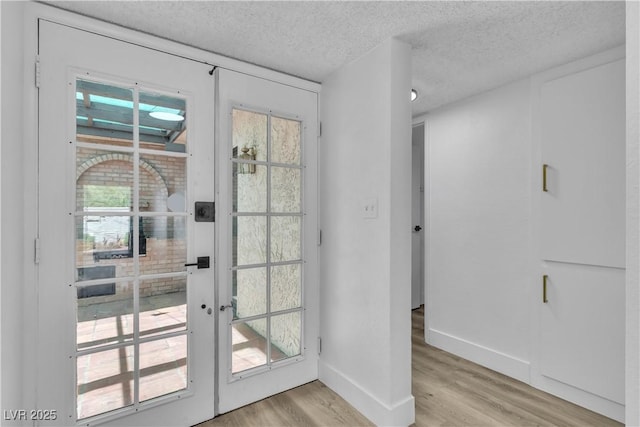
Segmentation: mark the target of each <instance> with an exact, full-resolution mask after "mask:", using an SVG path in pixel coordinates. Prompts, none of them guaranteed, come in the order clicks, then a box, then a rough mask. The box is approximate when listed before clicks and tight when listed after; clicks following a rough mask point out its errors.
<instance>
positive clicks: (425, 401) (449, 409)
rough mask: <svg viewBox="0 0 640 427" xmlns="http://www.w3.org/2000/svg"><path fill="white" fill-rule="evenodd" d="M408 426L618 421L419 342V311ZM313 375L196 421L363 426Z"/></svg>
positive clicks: (241, 426)
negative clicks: (413, 406) (413, 414)
mask: <svg viewBox="0 0 640 427" xmlns="http://www.w3.org/2000/svg"><path fill="white" fill-rule="evenodd" d="M412 322H413V324H412V342H413V395H414V397H415V401H416V423H415V426H418V427H421V426H501V427H503V426H567V427H568V426H576V427H586V426H594V427H596V426H597V427H606V426H622V424H620V423H618V422H616V421H613V420H611V419H609V418H606V417H603V416H602V415H599V414H596V413H594V412H592V411H589V410H587V409H584V408H582V407H580V406H577V405H574V404H572V403H569V402H567V401H564V400H562V399H558V398H557V397H554V396H551V395H550V394H547V393H544V392H542V391H540V390H537V389H534V388H532V387H530V386H528V385H526V384H524V383H522V382H520V381H517V380H514V379H512V378H509V377H507V376H505V375H502V374H499V373H497V372H494V371H492V370H490V369H486V368H483V367H482V366H479V365H476V364H475V363H472V362H469V361H467V360H464V359H461V358H459V357H457V356H454V355H452V354H450V353H447V352H445V351H442V350H439V349H436V348H434V347H431V346H429V345H427V344H425V343H424V312H423V310H422V309H419V310H414V311H413V313H412ZM371 425H373V424H372V423H371V422H370V421H368V420H367V419H366V418H365V417H364V416H363V415H361V414H360V413H359V412H358V411H356V410H355V409H354V408H353V407H352V406H351V405H349V404H348V403H347V402H345V401H344V400H343V399H342V398H340V396H338V395H337V394H336V393H334V392H333V391H331V390H330V389H329V388H328V387H326V386H325V385H324V384H322V383H321V382H319V381H314V382H312V383H309V384H306V385H303V386H301V387H297V388H295V389H293V390H289V391H287V392H284V393H281V394H278V395H276V396H272V397H270V398H268V399H265V400H262V401H260V402H256V403H254V404H252V405H248V406H245V407H243V408H240V409H237V410H235V411H232V412H229V413H227V414H223V415H220V416H219V417H216V418H215V419H213V420H210V421H207V422H205V423H202V424H199V426H198V427H215V426H238V427H252V426H256V427H257V426H260V427H262V426H273V427H276V426H277V427H285V426H287V427H288V426H291V427H301V426H350V427H351V426H354V427H355V426H371Z"/></svg>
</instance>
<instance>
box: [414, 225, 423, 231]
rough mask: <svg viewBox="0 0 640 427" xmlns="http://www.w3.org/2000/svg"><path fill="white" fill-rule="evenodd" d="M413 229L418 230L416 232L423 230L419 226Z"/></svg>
mask: <svg viewBox="0 0 640 427" xmlns="http://www.w3.org/2000/svg"><path fill="white" fill-rule="evenodd" d="M413 229H414V230H416V231H420V230H422V227H420V226H419V225H416V226H415V227H414V228H413Z"/></svg>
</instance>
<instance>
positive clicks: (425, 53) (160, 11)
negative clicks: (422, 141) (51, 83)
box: [48, 1, 625, 115]
mask: <svg viewBox="0 0 640 427" xmlns="http://www.w3.org/2000/svg"><path fill="white" fill-rule="evenodd" d="M48 3H51V4H53V5H55V6H57V7H60V8H63V9H67V10H71V11H75V12H78V13H81V14H84V15H88V16H92V17H95V18H98V19H102V20H105V21H109V22H113V23H116V24H119V25H122V26H124V27H128V28H135V29H138V30H140V31H143V32H146V33H149V34H154V35H157V36H161V37H164V38H166V39H170V40H175V41H177V42H181V43H183V44H187V45H190V46H195V47H198V48H202V49H205V50H208V51H211V52H215V53H219V54H222V55H225V56H229V57H233V58H237V59H240V60H243V61H246V62H250V63H254V64H258V65H261V66H264V67H267V68H271V69H274V70H278V71H282V72H285V73H288V74H292V75H295V76H299V77H303V78H305V79H309V80H313V81H317V82H322V81H323V80H325V79H326V78H327V76H329V75H330V74H331V73H332V72H333V71H335V70H336V69H338V68H339V67H340V66H341V65H343V64H346V63H348V62H350V61H352V60H354V59H356V58H358V57H359V56H361V55H363V54H364V53H366V52H367V51H369V50H371V49H372V48H374V47H375V46H377V45H378V44H380V43H381V42H382V41H384V40H386V39H388V38H390V37H397V38H399V39H401V40H403V41H405V42H407V43H409V44H410V45H411V46H412V47H413V86H414V88H415V89H417V90H418V92H419V94H420V96H419V98H418V100H417V101H416V102H414V103H413V113H414V115H419V114H421V113H424V112H427V111H429V110H431V109H434V108H436V107H439V106H441V105H444V104H447V103H450V102H453V101H456V100H459V99H462V98H465V97H468V96H471V95H474V94H477V93H480V92H483V91H486V90H489V89H491V88H494V87H497V86H500V85H502V84H505V83H508V82H511V81H515V80H518V79H521V78H524V77H526V76H528V75H530V74H533V73H535V72H538V71H542V70H545V69H548V68H550V67H553V66H556V65H560V64H563V63H566V62H569V61H571V60H574V59H578V58H581V57H584V56H587V55H590V54H593V53H597V52H600V51H602V50H605V49H608V48H611V47H614V46H618V45H620V44H622V43H624V38H625V5H624V2H623V1H615V2H614V1H603V2H595V1H586V2H577V1H510V2H502V1H500V2H483V1H477V2H467V1H464V2H463V1H440V2H436V1H390V2H381V1H354V2H343V1H300V2H299V1H277V2H271V1H251V2H244V1H122V2H120V1H118V2H116V1H55V2H48ZM372 71H373V70H372Z"/></svg>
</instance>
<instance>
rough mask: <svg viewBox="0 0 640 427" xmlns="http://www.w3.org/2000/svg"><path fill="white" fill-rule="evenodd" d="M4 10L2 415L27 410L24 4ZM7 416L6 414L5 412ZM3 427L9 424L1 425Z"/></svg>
mask: <svg viewBox="0 0 640 427" xmlns="http://www.w3.org/2000/svg"><path fill="white" fill-rule="evenodd" d="M0 8H1V9H2V24H1V27H0V30H1V31H2V47H1V49H0V52H1V55H2V56H1V59H0V62H1V63H2V80H1V85H2V107H1V109H0V112H1V114H2V131H1V136H0V141H1V145H0V159H1V162H2V164H1V173H2V177H1V183H2V188H1V190H0V192H1V197H2V205H1V206H2V212H1V216H2V222H1V227H2V231H1V233H2V239H1V245H2V247H1V251H2V272H1V277H0V286H1V287H0V293H1V295H2V297H1V308H0V310H1V313H2V314H1V316H2V317H1V320H0V325H1V332H0V334H1V339H2V342H1V348H2V366H1V367H0V369H1V372H2V374H1V378H2V380H1V381H2V384H1V387H2V393H1V396H2V400H1V401H0V410H2V411H4V410H9V409H14V410H15V409H24V408H25V405H24V404H23V400H22V399H23V396H22V395H23V392H24V389H23V384H24V380H25V378H24V376H23V375H22V369H23V348H22V346H23V334H24V329H23V327H22V318H21V313H22V301H23V286H22V284H23V283H24V276H23V270H22V266H23V255H24V254H23V252H24V248H25V245H24V240H23V235H22V230H23V227H24V221H23V198H22V195H23V187H22V183H23V179H22V178H23V173H22V171H23V136H24V135H23V120H22V118H23V101H22V100H23V97H22V89H23V76H24V72H23V71H24V67H23V43H22V40H23V37H22V31H23V11H24V7H23V4H21V3H14V2H0ZM3 413H4V412H3ZM2 425H11V424H10V423H8V422H7V421H3V424H2Z"/></svg>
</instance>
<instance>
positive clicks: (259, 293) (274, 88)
mask: <svg viewBox="0 0 640 427" xmlns="http://www.w3.org/2000/svg"><path fill="white" fill-rule="evenodd" d="M216 75H217V78H218V90H217V93H218V113H219V120H218V134H219V136H220V138H219V141H220V144H218V149H219V155H218V160H219V162H218V163H217V168H216V169H217V171H218V173H219V174H220V176H221V177H222V178H221V179H220V180H219V182H220V183H221V185H220V196H219V199H218V200H219V201H220V203H219V205H220V207H221V209H220V216H219V219H218V221H217V227H218V236H221V238H220V244H219V248H218V257H217V258H218V263H219V265H220V266H221V268H220V269H219V276H218V280H219V283H220V287H219V301H220V305H219V314H220V322H219V323H218V325H219V329H218V335H219V337H220V338H219V353H218V354H219V361H218V366H219V368H218V369H219V372H220V374H219V376H218V390H219V393H218V397H219V412H220V413H224V412H227V411H229V410H232V409H235V408H237V407H240V406H242V405H246V404H247V403H250V402H255V401H257V400H260V399H263V398H265V397H267V396H269V395H273V394H276V393H279V392H281V391H283V390H287V389H289V388H292V387H296V386H298V385H301V384H304V383H306V382H309V381H312V380H314V379H317V378H318V344H317V343H318V325H319V314H318V312H319V307H318V306H319V302H318V301H319V291H318V266H317V241H316V238H315V236H316V235H317V227H318V221H317V168H316V163H317V161H316V159H317V144H316V138H317V119H318V117H317V94H316V93H314V92H309V91H306V90H302V89H297V88H294V87H291V86H286V85H282V84H278V83H275V82H272V81H267V80H263V79H260V78H256V77H251V76H247V75H246V74H241V73H235V72H233V71H229V70H224V69H218V70H217V71H216Z"/></svg>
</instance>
